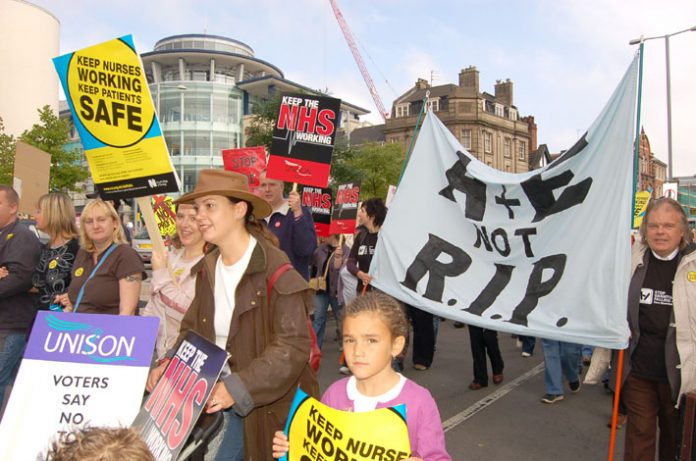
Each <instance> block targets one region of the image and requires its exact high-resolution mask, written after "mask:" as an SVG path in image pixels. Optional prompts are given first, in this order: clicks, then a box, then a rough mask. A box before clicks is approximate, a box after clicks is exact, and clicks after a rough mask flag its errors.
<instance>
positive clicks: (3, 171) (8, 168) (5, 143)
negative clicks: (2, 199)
mask: <svg viewBox="0 0 696 461" xmlns="http://www.w3.org/2000/svg"><path fill="white" fill-rule="evenodd" d="M15 142H16V140H15V138H14V136H12V135H11V134H7V133H5V124H4V123H3V121H2V118H0V184H9V185H12V177H13V175H14V157H15Z"/></svg>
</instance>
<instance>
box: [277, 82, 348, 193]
mask: <svg viewBox="0 0 696 461" xmlns="http://www.w3.org/2000/svg"><path fill="white" fill-rule="evenodd" d="M340 109H341V100H340V99H336V98H329V97H327V96H313V95H307V94H302V93H283V94H282V95H281V99H280V109H279V110H278V118H277V120H276V124H275V126H274V127H273V141H272V142H271V155H270V158H269V160H268V169H267V170H266V175H267V176H268V177H269V178H272V179H280V180H283V181H287V182H295V183H298V184H304V185H307V186H315V187H327V186H328V185H329V174H330V172H331V155H332V154H333V146H334V142H335V139H336V131H337V130H338V124H339V120H340Z"/></svg>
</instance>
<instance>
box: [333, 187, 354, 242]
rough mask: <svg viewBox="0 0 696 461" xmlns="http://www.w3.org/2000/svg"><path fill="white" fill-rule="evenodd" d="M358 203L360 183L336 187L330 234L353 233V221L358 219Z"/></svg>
mask: <svg viewBox="0 0 696 461" xmlns="http://www.w3.org/2000/svg"><path fill="white" fill-rule="evenodd" d="M359 201H360V183H355V182H353V183H348V184H341V185H340V186H338V190H337V191H336V200H335V201H334V207H333V213H332V215H331V226H330V227H329V233H330V234H353V233H355V221H356V220H357V218H358V202H359Z"/></svg>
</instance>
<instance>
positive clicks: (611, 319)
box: [370, 59, 638, 349]
mask: <svg viewBox="0 0 696 461" xmlns="http://www.w3.org/2000/svg"><path fill="white" fill-rule="evenodd" d="M637 69H638V60H637V59H634V61H633V62H632V63H631V65H630V67H629V69H628V71H627V72H626V74H625V76H624V78H623V80H622V81H621V84H620V85H619V87H618V88H617V89H616V90H615V91H614V94H613V95H612V97H611V99H610V100H609V102H608V103H607V105H606V107H605V108H604V110H603V111H602V113H601V114H600V116H599V117H598V118H597V120H596V121H595V122H594V123H593V125H592V126H591V127H590V128H589V130H588V131H587V133H586V134H585V135H584V136H583V137H582V138H581V139H580V140H579V141H578V142H576V144H575V145H574V146H573V147H572V148H570V149H569V150H568V151H567V152H565V153H564V154H563V155H562V156H561V157H559V158H558V159H556V160H555V161H554V162H552V163H551V164H550V165H548V166H546V167H545V168H543V169H539V170H534V171H530V172H527V173H522V174H511V173H505V172H502V171H499V170H495V169H493V168H490V167H488V166H486V165H485V164H483V163H481V162H479V161H478V160H476V159H475V158H474V157H473V156H471V155H470V154H469V153H468V152H466V150H465V149H464V148H463V147H462V146H461V145H460V144H459V142H458V141H457V140H456V138H455V137H454V136H453V135H452V134H451V133H450V131H449V130H448V129H447V128H446V127H445V126H444V125H443V124H442V122H440V120H439V119H438V118H437V117H435V116H434V115H433V114H432V113H428V115H427V117H426V119H425V122H424V124H423V127H422V128H421V131H420V134H419V135H418V141H417V143H416V145H415V148H414V150H413V154H412V156H411V159H410V161H409V164H408V167H407V169H406V172H405V175H404V177H403V180H402V182H401V184H400V185H399V189H398V192H397V194H396V197H395V198H394V201H393V202H392V204H391V207H390V209H389V213H388V214H387V219H386V222H385V223H384V226H383V227H382V229H381V231H380V233H379V242H378V244H377V249H376V252H375V256H374V259H373V261H372V264H371V269H370V274H371V275H372V276H373V277H374V279H373V285H374V286H375V287H377V288H378V289H380V290H382V291H384V292H386V293H388V294H390V295H392V296H394V297H396V298H398V299H400V300H401V301H403V302H405V303H408V304H411V305H414V306H418V307H421V308H423V309H425V310H427V311H429V312H432V313H433V314H436V315H440V316H443V317H447V318H451V319H456V320H460V321H462V322H464V323H468V324H472V325H477V326H480V327H483V328H489V329H493V330H499V331H506V332H511V333H517V334H523V335H529V336H536V337H541V338H549V339H556V340H561V341H568V342H573V343H580V344H589V345H595V346H603V347H607V348H613V349H619V348H624V347H626V345H627V344H628V334H629V333H628V325H627V322H626V296H627V292H628V282H629V278H630V226H631V188H632V172H633V160H632V159H633V154H632V152H633V139H634V137H633V133H634V121H635V101H636V77H637ZM500 142H502V140H501V141H500ZM496 147H497V146H496ZM495 154H496V155H501V156H502V155H503V154H502V152H499V150H498V151H497V152H495ZM516 154H517V153H516V152H513V155H516ZM511 161H514V160H513V159H511Z"/></svg>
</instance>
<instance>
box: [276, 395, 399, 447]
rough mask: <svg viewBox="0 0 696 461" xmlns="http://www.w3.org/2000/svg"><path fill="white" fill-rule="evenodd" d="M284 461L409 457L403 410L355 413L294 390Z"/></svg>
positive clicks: (388, 409)
mask: <svg viewBox="0 0 696 461" xmlns="http://www.w3.org/2000/svg"><path fill="white" fill-rule="evenodd" d="M285 433H286V434H288V439H289V441H290V450H289V451H288V453H287V455H286V457H285V458H282V459H285V460H286V461H320V460H329V459H331V460H334V459H335V460H349V461H363V460H365V461H368V460H370V461H376V460H381V461H398V460H401V459H407V458H409V457H410V456H411V455H410V453H411V446H410V443H409V439H408V427H407V426H406V406H405V405H398V406H396V407H391V408H381V409H379V410H374V411H367V412H361V413H355V412H351V411H342V410H336V409H334V408H331V407H328V406H326V405H324V404H323V403H321V402H319V401H318V400H316V399H314V398H312V397H309V396H308V395H307V394H306V393H304V392H303V391H302V390H301V389H298V390H297V393H296V394H295V400H294V401H293V404H292V408H291V410H290V415H289V416H288V422H287V425H286V428H285Z"/></svg>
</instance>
